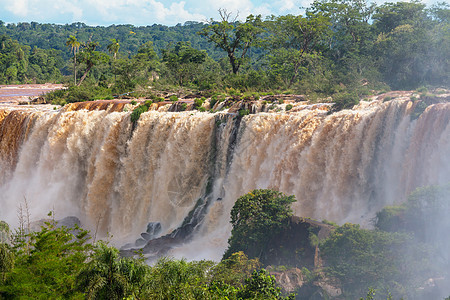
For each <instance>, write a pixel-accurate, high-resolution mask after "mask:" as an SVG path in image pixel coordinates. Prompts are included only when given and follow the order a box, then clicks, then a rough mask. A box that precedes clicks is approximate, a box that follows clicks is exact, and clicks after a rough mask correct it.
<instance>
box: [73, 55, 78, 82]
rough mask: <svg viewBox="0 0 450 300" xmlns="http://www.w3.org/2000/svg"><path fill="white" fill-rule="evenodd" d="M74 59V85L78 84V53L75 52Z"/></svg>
mask: <svg viewBox="0 0 450 300" xmlns="http://www.w3.org/2000/svg"><path fill="white" fill-rule="evenodd" d="M73 55H74V59H73V80H74V85H77V53H76V52H74V54H73Z"/></svg>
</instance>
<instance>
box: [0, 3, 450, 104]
mask: <svg viewBox="0 0 450 300" xmlns="http://www.w3.org/2000/svg"><path fill="white" fill-rule="evenodd" d="M234 17H235V15H234V14H233V13H230V12H227V11H226V10H220V19H219V20H212V19H211V20H210V22H208V23H198V22H186V23H185V24H184V25H181V24H179V25H177V26H172V27H167V26H163V25H152V26H146V27H135V26H132V25H111V26H108V27H101V26H96V27H93V26H87V25H85V24H83V23H73V24H70V25H68V24H66V25H55V24H39V23H36V22H32V23H18V24H5V23H4V22H1V21H0V41H1V44H0V74H1V75H0V83H3V84H5V83H19V82H20V83H22V82H43V81H60V82H69V81H70V82H73V83H74V84H77V85H81V83H82V82H86V83H87V84H85V85H88V86H91V87H94V86H95V87H99V86H100V87H103V88H106V89H109V90H110V91H111V92H112V93H117V94H120V93H122V92H128V91H131V90H136V89H137V88H139V87H148V86H149V85H158V84H159V85H160V86H161V85H162V86H166V87H167V86H172V89H173V88H174V87H175V88H177V87H178V88H179V87H180V86H181V87H188V88H192V89H197V90H203V91H204V90H209V91H211V90H212V91H219V90H220V91H224V90H230V89H232V90H233V91H237V92H238V93H239V92H242V91H268V90H280V91H290V92H296V93H305V94H308V95H334V94H338V95H343V97H345V98H348V99H357V98H358V97H361V96H363V95H365V94H368V93H369V91H371V90H374V89H375V90H380V89H389V88H391V89H416V88H419V87H421V86H432V87H448V86H449V82H450V75H449V73H450V72H449V71H448V70H450V9H449V5H448V4H447V3H438V4H435V5H433V6H431V7H426V5H425V4H423V3H421V2H418V1H413V2H397V3H385V4H382V5H376V4H370V3H367V2H365V1H359V0H317V1H315V2H313V3H312V4H311V6H310V7H308V8H307V9H306V12H305V14H304V15H299V16H294V15H285V16H271V17H269V18H266V19H262V18H261V17H260V16H253V15H250V16H248V17H247V19H246V21H240V22H239V21H235V18H234ZM77 74H78V75H77Z"/></svg>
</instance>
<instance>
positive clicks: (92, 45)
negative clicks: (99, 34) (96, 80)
mask: <svg viewBox="0 0 450 300" xmlns="http://www.w3.org/2000/svg"><path fill="white" fill-rule="evenodd" d="M97 46H98V43H97V42H92V41H88V42H87V43H85V44H84V45H83V48H82V51H81V53H80V62H83V63H84V64H85V65H86V70H85V71H84V74H83V76H81V79H80V81H79V82H78V84H77V85H78V86H80V85H81V84H82V83H83V81H84V79H85V78H86V76H87V74H88V73H89V71H90V70H91V69H92V67H94V66H95V65H98V64H100V63H104V62H107V61H108V56H107V55H106V54H105V53H103V52H99V51H96V50H95V49H96V48H97Z"/></svg>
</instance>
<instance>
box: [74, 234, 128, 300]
mask: <svg viewBox="0 0 450 300" xmlns="http://www.w3.org/2000/svg"><path fill="white" fill-rule="evenodd" d="M120 267H121V260H120V257H119V250H117V249H116V248H113V247H108V246H107V245H106V244H105V243H103V242H99V243H97V244H96V247H95V248H94V252H93V255H92V258H91V261H90V262H89V263H88V264H87V265H85V266H84V267H83V269H82V270H81V272H80V273H79V275H78V276H77V289H78V290H79V291H83V292H85V293H86V296H87V299H122V298H123V297H124V296H125V295H126V291H127V279H126V277H125V276H124V274H123V273H122V272H121V268H120Z"/></svg>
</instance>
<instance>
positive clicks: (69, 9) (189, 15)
mask: <svg viewBox="0 0 450 300" xmlns="http://www.w3.org/2000/svg"><path fill="white" fill-rule="evenodd" d="M430 1H431V0H430ZM311 2H312V0H212V1H201V0H189V1H178V0H95V1H94V0H0V5H1V7H2V9H1V10H0V20H2V21H4V22H6V23H18V22H31V21H36V22H40V23H57V24H66V23H73V22H83V23H86V24H88V25H104V26H107V25H111V24H133V25H136V26H142V25H152V24H155V23H156V24H164V25H175V24H177V23H184V22H185V21H206V20H207V19H210V18H214V19H218V17H219V14H218V12H217V11H218V9H219V8H224V9H227V10H228V11H230V12H234V13H236V12H239V15H240V17H241V19H243V18H245V17H246V16H247V15H249V14H262V15H263V16H267V15H271V14H274V15H284V14H289V13H290V14H299V13H300V12H301V11H300V7H301V6H304V7H308V6H309V4H310V3H311Z"/></svg>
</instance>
